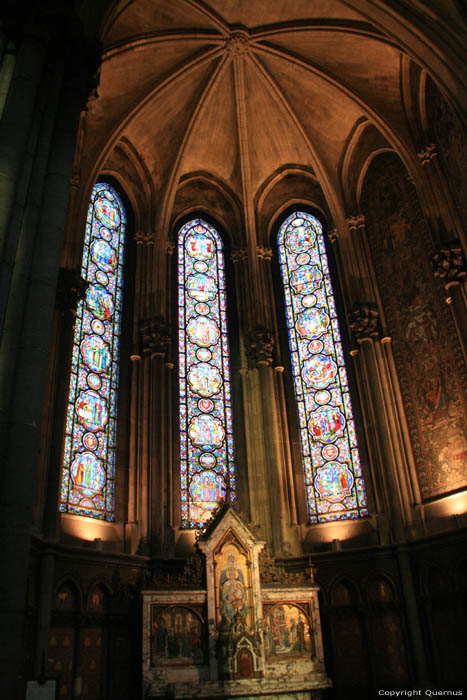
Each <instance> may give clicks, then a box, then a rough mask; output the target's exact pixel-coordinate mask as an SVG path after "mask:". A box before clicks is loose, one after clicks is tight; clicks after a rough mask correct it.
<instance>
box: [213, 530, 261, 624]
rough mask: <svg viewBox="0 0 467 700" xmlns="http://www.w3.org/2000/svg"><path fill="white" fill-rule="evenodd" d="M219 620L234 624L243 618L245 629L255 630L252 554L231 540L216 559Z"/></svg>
mask: <svg viewBox="0 0 467 700" xmlns="http://www.w3.org/2000/svg"><path fill="white" fill-rule="evenodd" d="M215 562H216V574H215V575H216V599H217V605H216V609H217V620H218V622H219V623H225V624H232V623H233V622H234V619H235V617H236V616H237V617H238V616H240V617H241V618H242V620H243V624H244V625H245V629H252V628H253V626H254V612H253V606H252V600H251V564H250V561H249V556H248V554H246V553H245V551H244V550H243V549H242V548H241V547H240V546H239V544H238V543H237V542H235V541H234V540H233V539H231V538H230V537H228V538H227V540H226V541H225V542H224V543H223V544H222V546H221V548H220V550H219V552H218V553H217V554H216V555H215Z"/></svg>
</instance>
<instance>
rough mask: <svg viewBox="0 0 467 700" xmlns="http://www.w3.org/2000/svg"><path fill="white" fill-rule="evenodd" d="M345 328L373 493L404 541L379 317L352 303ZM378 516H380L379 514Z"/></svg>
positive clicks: (404, 513)
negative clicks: (353, 345) (353, 347)
mask: <svg viewBox="0 0 467 700" xmlns="http://www.w3.org/2000/svg"><path fill="white" fill-rule="evenodd" d="M349 321H350V323H349V326H350V328H351V330H352V332H353V335H354V337H355V339H356V340H357V343H358V345H359V352H358V353H357V354H356V355H354V358H355V361H356V362H357V364H358V369H357V373H358V375H359V376H360V377H361V380H362V386H361V389H362V408H363V409H364V412H365V417H366V424H367V432H368V439H369V448H370V455H371V457H372V458H373V459H372V462H373V478H374V487H375V491H376V492H377V493H378V494H380V496H381V498H382V504H383V506H384V512H385V514H386V517H387V518H388V519H389V525H390V527H391V529H392V534H393V538H394V540H395V541H400V540H401V539H403V538H404V528H405V525H406V521H407V517H408V512H407V509H408V507H410V506H409V504H407V503H406V502H405V501H406V494H405V492H404V489H403V488H402V487H401V483H400V477H399V469H398V467H399V465H398V457H400V454H399V450H398V449H397V442H396V436H395V434H394V432H393V431H392V430H391V428H392V425H391V419H392V415H391V414H392V408H393V407H392V405H391V402H390V400H389V397H388V391H387V389H388V387H387V376H388V372H387V369H386V368H385V367H384V363H383V362H382V354H381V352H380V347H379V346H380V339H379V338H380V329H379V314H378V311H377V309H376V306H375V305H374V304H371V303H360V304H356V305H355V306H354V308H353V310H352V311H351V313H350V318H349ZM380 517H384V516H383V515H382V514H380Z"/></svg>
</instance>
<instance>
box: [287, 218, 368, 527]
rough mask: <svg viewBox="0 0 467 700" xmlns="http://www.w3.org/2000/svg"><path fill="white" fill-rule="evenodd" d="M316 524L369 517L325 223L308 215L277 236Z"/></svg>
mask: <svg viewBox="0 0 467 700" xmlns="http://www.w3.org/2000/svg"><path fill="white" fill-rule="evenodd" d="M278 247H279V259H280V266H281V272H282V279H283V283H284V291H285V305H286V315H287V327H288V332H289V345H290V352H291V358H292V371H293V376H294V388H295V398H296V401H297V407H298V415H299V425H300V439H301V448H302V459H303V465H304V472H305V485H306V495H307V503H308V511H309V516H310V522H311V523H322V522H329V521H333V520H347V519H354V518H359V517H363V516H365V515H368V509H367V502H366V495H365V487H364V483H363V476H362V471H361V465H360V458H359V452H358V446H357V438H356V434H355V425H354V420H353V414H352V405H351V401H350V393H349V386H348V381H347V373H346V369H345V362H344V354H343V351H342V343H341V339H340V333H339V324H338V321H337V315H336V307H335V303H334V295H333V291H332V284H331V278H330V274H329V268H328V261H327V255H326V249H325V244H324V235H323V228H322V226H321V224H320V222H319V221H318V219H316V218H315V217H314V216H311V214H307V213H304V212H296V213H294V214H292V215H290V216H289V217H288V218H287V219H286V220H285V221H284V223H283V224H282V226H281V227H280V230H279V235H278Z"/></svg>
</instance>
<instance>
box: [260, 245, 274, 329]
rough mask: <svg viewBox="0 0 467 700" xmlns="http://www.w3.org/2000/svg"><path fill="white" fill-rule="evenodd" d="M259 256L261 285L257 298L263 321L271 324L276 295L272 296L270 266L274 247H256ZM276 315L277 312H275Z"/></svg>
mask: <svg viewBox="0 0 467 700" xmlns="http://www.w3.org/2000/svg"><path fill="white" fill-rule="evenodd" d="M256 252H257V257H258V284H259V287H260V298H259V299H258V300H257V303H258V304H259V307H260V311H261V316H260V318H261V319H262V322H263V323H264V324H266V325H267V326H269V325H270V324H271V310H272V307H273V302H274V297H271V296H270V291H271V288H270V284H269V281H270V277H271V273H270V267H271V259H272V249H271V248H265V247H264V246H258V247H257V249H256ZM273 315H274V316H275V314H273Z"/></svg>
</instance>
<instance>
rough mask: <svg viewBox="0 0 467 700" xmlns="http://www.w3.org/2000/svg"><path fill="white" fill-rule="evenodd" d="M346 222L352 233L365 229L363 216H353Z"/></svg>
mask: <svg viewBox="0 0 467 700" xmlns="http://www.w3.org/2000/svg"><path fill="white" fill-rule="evenodd" d="M346 221H347V226H348V227H349V230H350V231H351V232H352V231H356V230H357V229H361V228H365V217H364V216H363V214H352V216H348V217H347V219H346Z"/></svg>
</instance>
